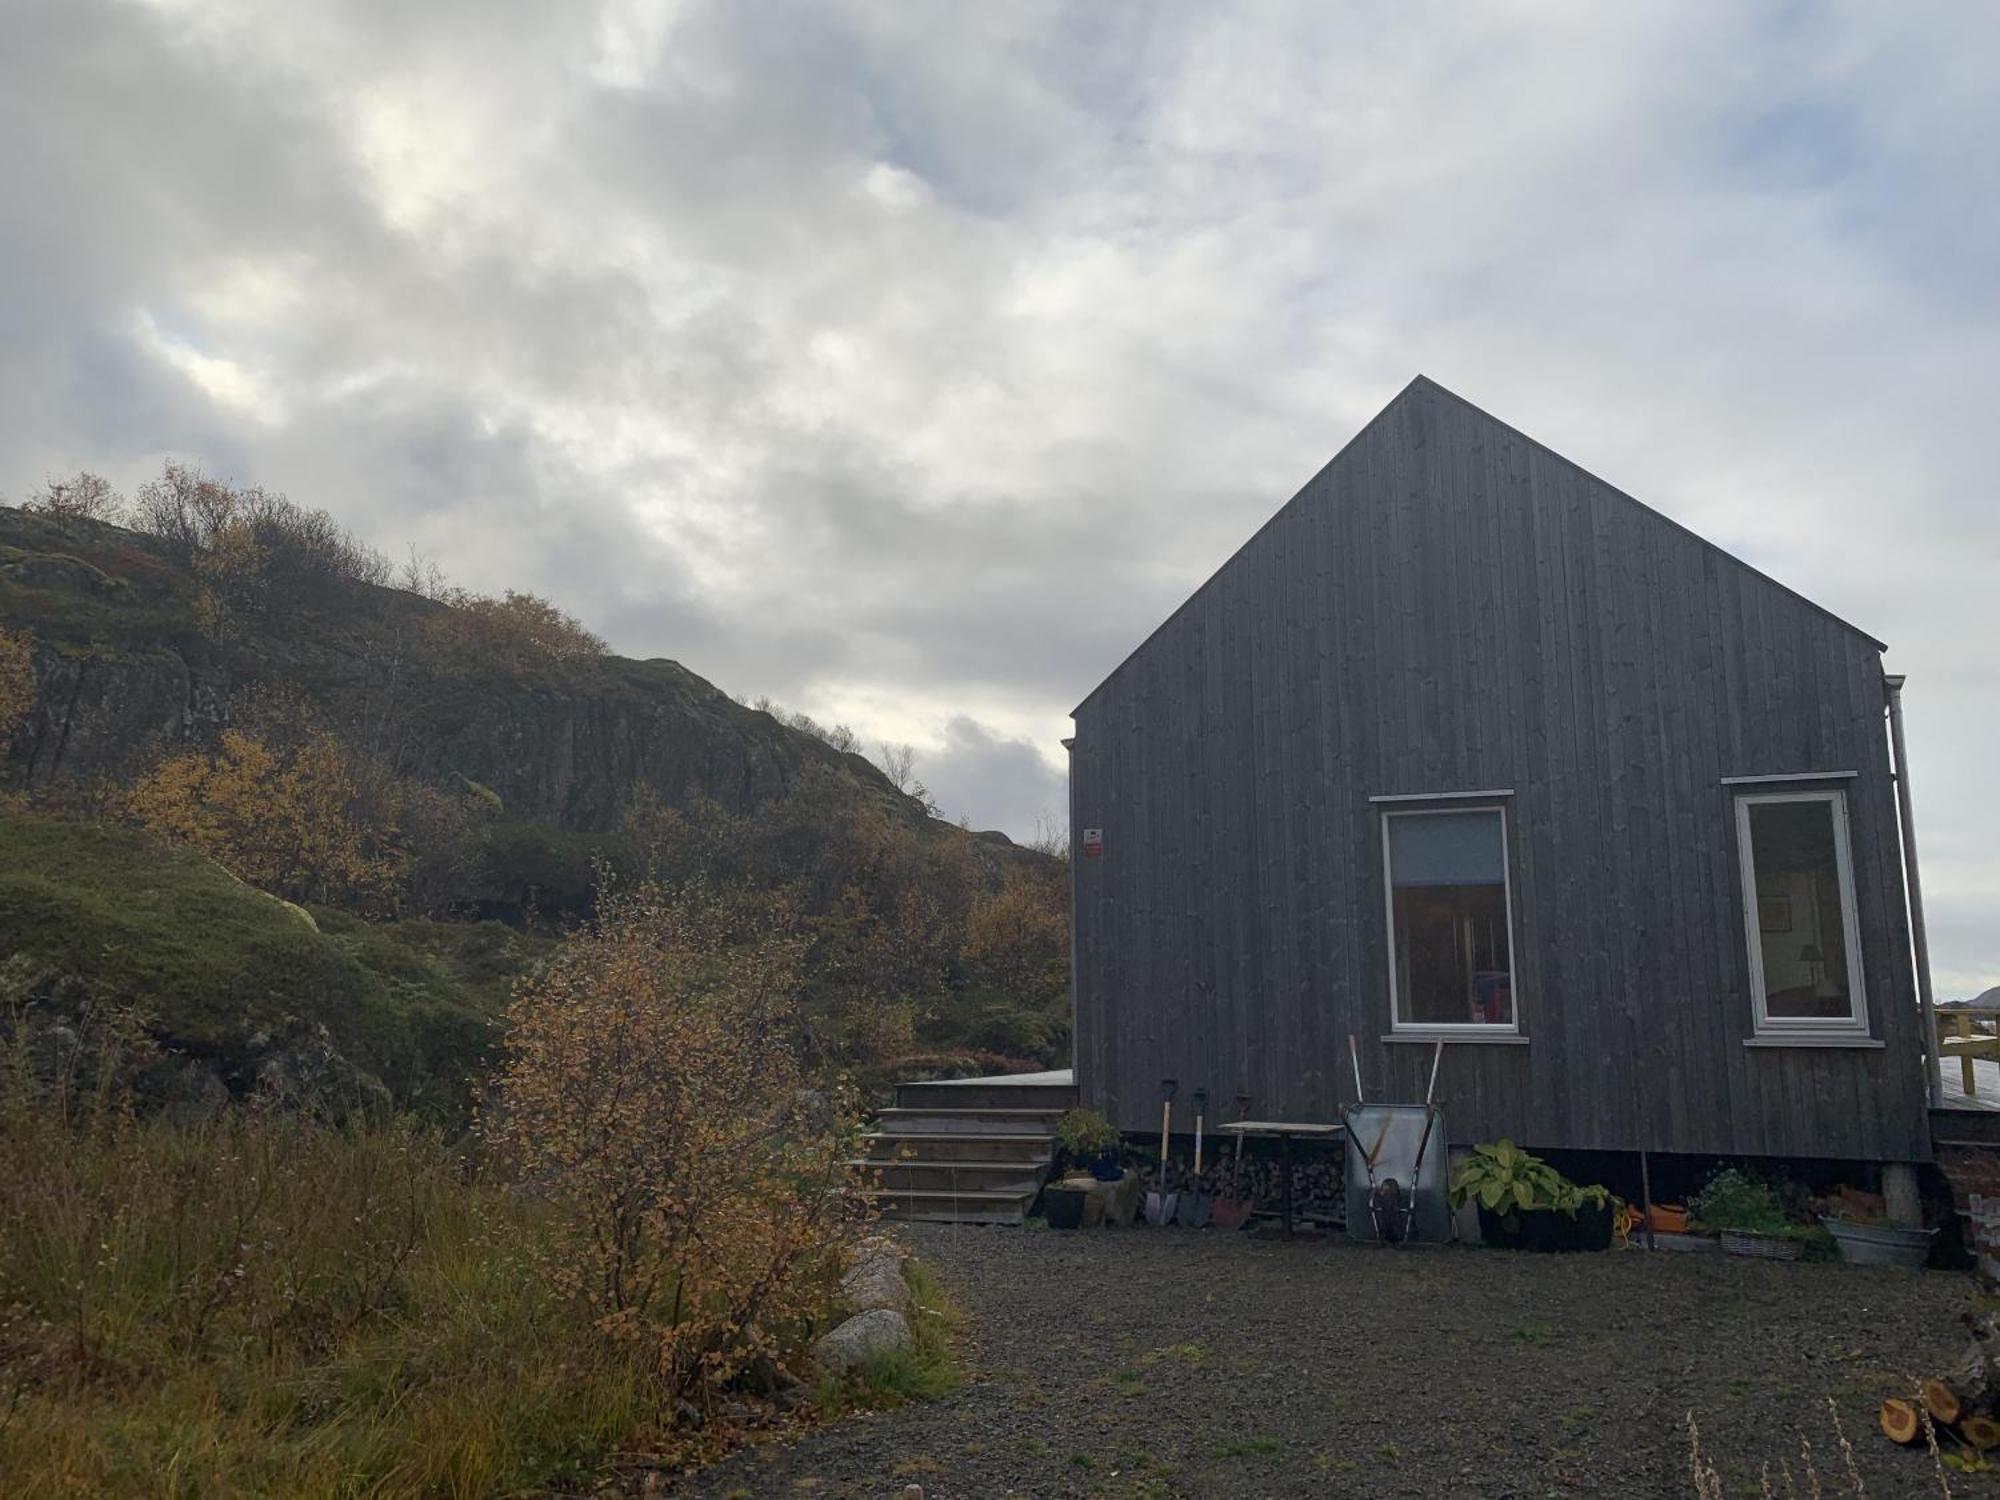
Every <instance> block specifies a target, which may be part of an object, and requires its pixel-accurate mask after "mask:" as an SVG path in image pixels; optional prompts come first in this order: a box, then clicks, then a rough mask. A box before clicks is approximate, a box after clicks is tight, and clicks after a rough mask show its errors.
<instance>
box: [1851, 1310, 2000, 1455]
mask: <svg viewBox="0 0 2000 1500" xmlns="http://www.w3.org/2000/svg"><path fill="white" fill-rule="evenodd" d="M1965 1322H1966V1326H1967V1327H1968V1328H1969V1329H1970V1330H1971V1332H1972V1342H1971V1343H1970V1344H1968V1345H1967V1346H1966V1350H1965V1353H1964V1354H1963V1355H1962V1356H1960V1358H1959V1360H1958V1362H1957V1363H1956V1364H1954V1365H1953V1366H1952V1367H1951V1369H1949V1370H1948V1371H1946V1372H1945V1373H1944V1374H1942V1375H1931V1376H1926V1377H1925V1378H1924V1379H1922V1380H1920V1381H1918V1382H1917V1388H1916V1389H1915V1390H1914V1391H1912V1392H1911V1393H1910V1394H1909V1395H1908V1396H1907V1397H1905V1396H1890V1397H1889V1398H1888V1399H1886V1400H1885V1401H1883V1403H1882V1410H1881V1413H1880V1416H1879V1417H1878V1420H1879V1421H1880V1422H1881V1425H1882V1431H1883V1434H1884V1435H1885V1436H1887V1437H1888V1438H1889V1439H1890V1440H1891V1441H1892V1442H1897V1443H1916V1442H1921V1441H1924V1427H1925V1419H1926V1418H1928V1419H1929V1425H1930V1429H1931V1433H1932V1435H1933V1436H1935V1437H1937V1438H1938V1439H1940V1440H1945V1439H1952V1438H1955V1439H1957V1440H1958V1441H1959V1442H1961V1443H1963V1444H1965V1446H1966V1447H1968V1448H1971V1449H1973V1450H1974V1451H1976V1452H1979V1453H1989V1452H1991V1451H1993V1450H1994V1449H1996V1448H2000V1378H1996V1371H1995V1368H1994V1363H1995V1358H1996V1354H2000V1342H1996V1340H2000V1314H1996V1313H1984V1314H1979V1315H1974V1314H1972V1313H1967V1314H1966V1315H1965Z"/></svg>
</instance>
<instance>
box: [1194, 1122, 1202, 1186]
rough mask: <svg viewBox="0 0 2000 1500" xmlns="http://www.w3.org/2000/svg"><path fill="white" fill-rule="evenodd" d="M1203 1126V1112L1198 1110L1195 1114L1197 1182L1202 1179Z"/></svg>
mask: <svg viewBox="0 0 2000 1500" xmlns="http://www.w3.org/2000/svg"><path fill="white" fill-rule="evenodd" d="M1201 1125H1202V1117H1201V1111H1200V1110H1196V1111H1195V1112H1194V1175H1195V1177H1196V1179H1197V1180H1199V1178H1200V1177H1201Z"/></svg>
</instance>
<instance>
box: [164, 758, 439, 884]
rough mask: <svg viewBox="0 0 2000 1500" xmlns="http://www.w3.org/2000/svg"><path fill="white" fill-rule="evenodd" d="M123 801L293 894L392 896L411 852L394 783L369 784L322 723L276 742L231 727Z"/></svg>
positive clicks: (231, 866)
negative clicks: (402, 834) (212, 748)
mask: <svg viewBox="0 0 2000 1500" xmlns="http://www.w3.org/2000/svg"><path fill="white" fill-rule="evenodd" d="M125 806H126V811H127V813H128V814H129V815H130V816H131V817H132V818H133V819H135V820H136V821H137V822H138V823H139V824H140V825H141V826H142V827H144V828H147V829H149V830H151V831H152V832H154V833H157V834H159V835H161V836H162V837H164V838H168V839H171V840H173V841H174V842H176V843H181V844H187V845H190V846H191V847H193V848H196V849H199V850H200V851H201V852H202V853H204V854H206V855H208V856H209V857H210V858H211V859H213V860H215V861H216V862H217V863H219V864H221V865H222V866H223V867H224V868H225V869H227V870H229V871H230V872H231V873H233V874H235V875H236V876H238V877H239V878H241V879H243V880H246V881H248V882H250V883H251V884H252V885H257V886H261V887H263V888H264V889H265V890H269V891H273V892H275V893H276V894H278V895H281V896H285V897H287V898H288V899H291V900H294V901H329V900H345V901H351V902H357V903H359V904H362V905H368V904H375V903H383V902H387V901H389V900H390V899H392V898H393V896H394V893H395V890H396V886H397V882H398V880H399V878H400V876H401V874H402V869H403V865H404V862H405V855H404V853H403V851H402V849H401V848H400V847H399V845H398V842H397V835H398V831H399V822H400V806H399V801H398V798H397V796H396V794H395V791H394V789H393V788H391V789H387V790H376V789H372V788H370V787H367V786H365V785H364V783H363V780H362V778H361V777H360V775H359V774H358V772H357V770H356V768H355V767H354V765H353V764H352V763H351V761H350V760H349V758H348V756H347V754H346V752H345V751H343V750H342V749H341V747H340V744H339V743H338V741H336V740H335V739H334V738H333V736H331V735H330V734H326V733H324V732H319V733H314V734H311V735H308V736H307V737H306V738H305V739H304V740H303V741H302V742H301V743H300V744H299V745H298V746H296V747H295V748H293V749H290V750H288V751H279V750H276V749H273V748H272V747H271V746H270V745H269V744H267V743H266V742H265V741H263V740H261V739H258V738H256V737H255V736H253V735H248V734H244V733H242V732H241V731H238V730H226V731H224V733H223V735H222V741H221V744H220V746H219V748H218V749H217V750H216V752H215V753H214V754H213V755H205V754H202V753H200V752H198V751H188V752H186V753H184V754H181V755H176V756H172V757H169V758H168V759H167V760H165V761H162V762H161V763H160V764H159V765H158V766H157V767H155V768H154V769H153V770H152V772H150V773H149V774H148V775H147V776H145V777H144V778H142V779H141V780H140V781H139V782H138V783H137V785H135V786H134V787H133V788H132V789H131V791H130V792H129V793H127V794H126V799H125Z"/></svg>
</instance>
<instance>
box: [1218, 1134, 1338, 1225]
mask: <svg viewBox="0 0 2000 1500" xmlns="http://www.w3.org/2000/svg"><path fill="white" fill-rule="evenodd" d="M1215 1133H1216V1134H1217V1135H1233V1136H1235V1137H1236V1138H1237V1139H1238V1140H1239V1141H1240V1140H1241V1139H1242V1138H1243V1137H1244V1136H1246V1135H1261V1136H1272V1137H1275V1138H1276V1139H1277V1142H1278V1160H1279V1161H1280V1162H1281V1163H1283V1165H1284V1170H1285V1191H1284V1197H1283V1212H1282V1215H1281V1217H1282V1220H1283V1223H1284V1226H1285V1238H1286V1239H1290V1238H1291V1237H1292V1142H1293V1141H1319V1142H1322V1143H1324V1142H1327V1141H1337V1140H1339V1139H1340V1138H1341V1137H1342V1136H1344V1135H1346V1134H1347V1127H1346V1126H1345V1125H1329V1124H1327V1123H1326V1122H1324V1121H1322V1120H1231V1121H1229V1122H1228V1123H1226V1124H1223V1125H1218V1126H1216V1127H1215Z"/></svg>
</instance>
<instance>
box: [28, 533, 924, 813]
mask: <svg viewBox="0 0 2000 1500" xmlns="http://www.w3.org/2000/svg"><path fill="white" fill-rule="evenodd" d="M212 592H213V591H212V589H210V588H208V587H207V586H206V583H205V580H204V579H203V578H202V577H200V576H199V575H198V573H197V572H196V571H195V570H194V569H193V568H192V567H190V566H188V565H187V564H184V563H182V562H180V561H179V560H177V559H176V557H175V556H174V554H173V550H172V549H171V548H170V547H168V546H167V545H165V544H164V543H162V542H161V541H160V540H159V539H157V538H155V537H152V536H148V535H143V534H141V533H138V532H133V531H128V530H125V529H123V528H121V527H117V526H109V525H104V524H101V523H98V522H93V521H87V520H70V521H66V522H62V523H58V522H57V521H55V520H53V519H51V518H49V517H46V516H43V515H41V514H38V513H34V512H30V511H24V510H18V509H12V508H4V507H0V627H11V628H16V629H26V630H28V631H29V632H31V633H32V636H33V640H34V662H35V673H36V677H37V679H38V686H39V691H38V693H37V701H36V710H35V712H33V713H32V714H31V715H30V716H29V717H28V719H27V721H26V722H25V723H24V724H23V725H22V726H21V727H20V728H19V729H18V730H17V732H16V733H15V734H14V735H13V736H12V737H11V739H10V740H9V741H8V743H7V744H6V746H5V757H4V761H0V786H8V787H13V788H15V789H21V790H28V791H32V792H47V791H49V790H52V789H53V790H61V789H64V788H71V789H80V788H83V787H85V786H87V785H88V784H90V783H92V782H94V781H99V780H110V781H117V782H122V781H126V780H129V779H130V778H131V777H132V776H133V775H134V774H135V773H137V772H138V771H140V770H141V769H142V768H143V767H144V766H146V765H147V764H149V763H151V762H153V761H155V760H157V759H158V758H159V757H160V756H161V754H162V753H164V752H166V751H170V750H173V749H176V748H180V747H183V746H186V745H190V744H193V745H202V744H206V743H210V742H212V741H213V739H214V737H215V736H216V734H217V733H218V731H219V730H220V729H222V728H223V727H225V726H226V725H228V724H230V723H231V722H233V721H235V720H237V719H239V718H240V717H241V716H242V714H243V712H244V705H245V703H246V701H249V700H251V699H256V698H260V697H261V698H262V699H263V700H264V701H266V702H268V701H270V699H271V697H272V695H274V694H277V695H289V696H291V697H295V698H296V699H298V700H302V701H303V702H305V703H307V704H309V705H311V707H312V708H313V709H314V710H315V711H317V712H318V713H319V714H320V715H322V716H323V717H324V718H325V720H326V721H327V722H328V723H330V724H331V725H332V726H333V727H335V728H336V729H338V730H339V731H340V732H341V733H342V735H343V736H344V737H345V738H347V739H349V740H350V741H352V742H354V743H356V744H358V745H360V746H362V747H363V748H366V749H367V750H369V751H371V752H373V753H377V754H382V755H385V756H386V757H388V759H389V760H390V761H391V762H392V763H393V765H394V767H395V769H396V770H397V771H398V772H400V773H402V774H405V775H414V776H417V777H420V778H423V779H425V780H429V781H433V782H436V783H440V784H462V783H472V784H474V785H476V786H478V787H481V788H485V789H489V790H490V791H491V792H492V793H493V794H494V795H496V796H497V797H498V798H499V799H500V801H501V803H502V804H503V805H504V808H505V812H506V815H507V817H509V818H510V819H525V820H530V821H534V822H538V823H547V824H550V825H553V826H554V827H556V828H560V829H566V830H575V831H602V830H605V829H608V828H610V827H612V826H613V825H614V824H615V823H616V822H617V820H618V818H619V815H620V812H621V809H622V808H623V807H624V806H625V805H626V803H627V801H628V799H629V798H630V797H631V796H632V794H633V792H634V791H635V789H638V788H645V789H648V790H650V791H651V792H653V793H656V794H657V795H658V797H659V798H660V799H661V800H663V801H664V802H665V803H666V804H667V805H668V806H671V807H683V806H687V805H690V804H692V803H694V802H695V801H697V800H700V799H706V800H708V801H711V802H713V803H715V804H717V805H719V806H720V807H722V808H723V809H725V810H726V811H729V812H733V813H749V812H754V811H756V810H757V809H759V808H760V807H762V806H764V805H765V804H767V803H769V802H771V801H772V800H774V799H776V798H779V797H781V796H783V795H784V794H785V792H786V791H787V790H788V789H789V788H790V787H792V786H793V785H795V784H796V783H797V782H798V780H799V778H800V777H801V775H802V774H804V773H806V772H807V771H808V770H811V769H813V768H821V769H823V770H826V771H830V772H832V773H835V774H836V775H837V776H838V778H839V780H840V781H841V783H843V784H844V785H846V786H848V787H851V789H852V791H853V793H854V794H855V795H856V796H859V797H865V798H869V799H872V800H876V801H879V802H881V803H882V804H884V805H885V806H891V807H894V808H895V809H896V810H897V812H898V814H899V815H900V816H902V817H905V818H908V819H910V820H912V821H913V822H918V823H921V822H922V821H924V810H923V808H922V806H921V805H920V804H919V803H918V802H916V801H915V800H914V799H912V798H909V797H906V796H904V795H902V794H901V793H899V792H898V791H897V790H896V789H895V787H893V786H892V785H891V784H890V783H889V781H888V780H887V778H885V777H884V776H883V775H882V773H881V772H880V771H879V770H877V769H876V768H875V766H873V765H872V764H871V763H870V762H868V761H867V760H865V759H864V758H862V757H861V756H858V755H854V754H849V753H843V752H842V751H839V750H836V749H834V748H833V747H832V746H831V745H829V744H827V743H825V742H824V741H822V740H820V739H819V738H817V737H815V736H814V735H811V734H809V733H805V732H802V731H800V730H797V729H794V728H791V727H789V726H787V725H785V724H782V723H780V722H779V721H778V720H777V719H775V718H773V717H772V716H771V715H770V714H768V713H763V712H759V711H758V710H755V709H752V708H747V707H745V706H744V705H742V704H740V703H737V702H735V701H734V700H733V699H731V698H730V697H729V696H728V695H727V694H725V693H723V692H722V691H720V690H719V689H717V688H716V687H715V686H714V685H713V684H711V683H709V682H707V681H705V680H704V679H702V678H700V677H698V676H696V675H695V674H694V673H692V672H690V671H688V670H687V669H686V668H685V667H683V666H681V665H680V664H679V663H677V662H672V661H665V660H652V661H633V660H628V659H625V658H622V657H617V656H610V655H602V656H585V657H578V658H572V659H566V660H562V661H560V662H546V663H536V662H533V661H519V660H515V661H504V660H498V659H495V658H494V657H493V656H492V655H490V654H488V653H484V652H481V651H479V650H477V649H454V647H453V645H452V643H451V642H450V641H449V640H448V639H446V638H441V633H440V632H438V631H437V630H435V629H433V628H431V627H432V625H433V624H434V622H435V621H437V620H438V618H439V617H440V616H441V615H443V614H445V613H446V612H447V606H446V605H444V604H442V603H439V602H437V601H434V600H431V599H426V598H423V597H421V596H419V595H417V594H413V593H408V592H405V591H402V590H399V589H392V588H383V587H379V586H376V585H373V584H368V583H361V582H354V581H346V580H314V581H311V582H310V583H309V585H308V586H304V587H297V588H293V589H289V590H287V591H285V592H284V594H283V595H282V596H279V597H273V598H271V599H269V600H267V601H265V602H264V604H263V606H262V607H260V608H258V609H255V610H242V611H239V612H238V613H237V614H236V616H235V617H234V618H231V619H228V620H226V621H221V622H218V621H217V620H215V619H214V618H212V617H210V613H209V612H207V610H208V600H209V598H210V596H211V595H212Z"/></svg>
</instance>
